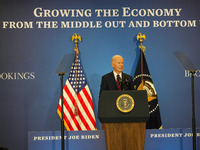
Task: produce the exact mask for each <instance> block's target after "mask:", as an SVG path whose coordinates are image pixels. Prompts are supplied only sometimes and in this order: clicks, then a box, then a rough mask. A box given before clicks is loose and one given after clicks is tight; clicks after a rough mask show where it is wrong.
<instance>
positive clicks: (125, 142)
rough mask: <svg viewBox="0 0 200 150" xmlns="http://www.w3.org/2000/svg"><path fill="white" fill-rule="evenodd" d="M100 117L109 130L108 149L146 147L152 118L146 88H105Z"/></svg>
mask: <svg viewBox="0 0 200 150" xmlns="http://www.w3.org/2000/svg"><path fill="white" fill-rule="evenodd" d="M127 99H128V101H127ZM129 99H131V100H129ZM124 101H125V105H124ZM120 102H122V103H120ZM132 102H133V103H132ZM131 105H134V107H133V108H132V107H131ZM98 117H99V120H100V121H101V123H102V129H103V130H104V131H105V136H106V145H107V150H144V140H145V128H146V121H147V119H148V118H149V109H148V100H147V93H146V91H103V92H102V94H101V97H100V100H99V109H98Z"/></svg>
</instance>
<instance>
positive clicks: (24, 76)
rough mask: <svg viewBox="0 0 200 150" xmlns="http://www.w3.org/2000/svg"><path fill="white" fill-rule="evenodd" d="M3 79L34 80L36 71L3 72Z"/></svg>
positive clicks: (0, 75) (1, 76)
mask: <svg viewBox="0 0 200 150" xmlns="http://www.w3.org/2000/svg"><path fill="white" fill-rule="evenodd" d="M0 79H1V80H33V79H35V72H3V73H1V74H0Z"/></svg>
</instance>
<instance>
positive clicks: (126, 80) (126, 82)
mask: <svg viewBox="0 0 200 150" xmlns="http://www.w3.org/2000/svg"><path fill="white" fill-rule="evenodd" d="M128 85H129V82H128V79H127V78H124V85H123V89H124V88H125V87H126V86H128Z"/></svg>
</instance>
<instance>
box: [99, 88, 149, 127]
mask: <svg viewBox="0 0 200 150" xmlns="http://www.w3.org/2000/svg"><path fill="white" fill-rule="evenodd" d="M123 94H126V95H130V96H131V97H132V98H133V100H134V107H133V109H132V110H131V111H130V112H122V111H120V110H119V109H118V107H117V105H116V101H117V99H118V98H119V97H120V96H121V95H123ZM98 117H99V120H100V121H101V122H102V123H121V122H124V123H126V122H146V121H147V119H148V118H149V109H148V100H147V93H146V91H145V90H141V91H136V90H127V91H103V92H102V94H101V96H100V99H99V108H98Z"/></svg>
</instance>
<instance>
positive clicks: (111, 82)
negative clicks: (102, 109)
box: [99, 71, 134, 96]
mask: <svg viewBox="0 0 200 150" xmlns="http://www.w3.org/2000/svg"><path fill="white" fill-rule="evenodd" d="M122 86H123V87H124V90H134V84H133V78H132V77H131V76H130V75H128V74H125V73H123V72H122ZM103 90H118V88H117V82H116V80H115V77H114V74H113V71H112V72H110V73H108V74H106V75H104V76H103V77H102V79H101V89H100V93H99V96H100V95H101V92H102V91H103Z"/></svg>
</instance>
